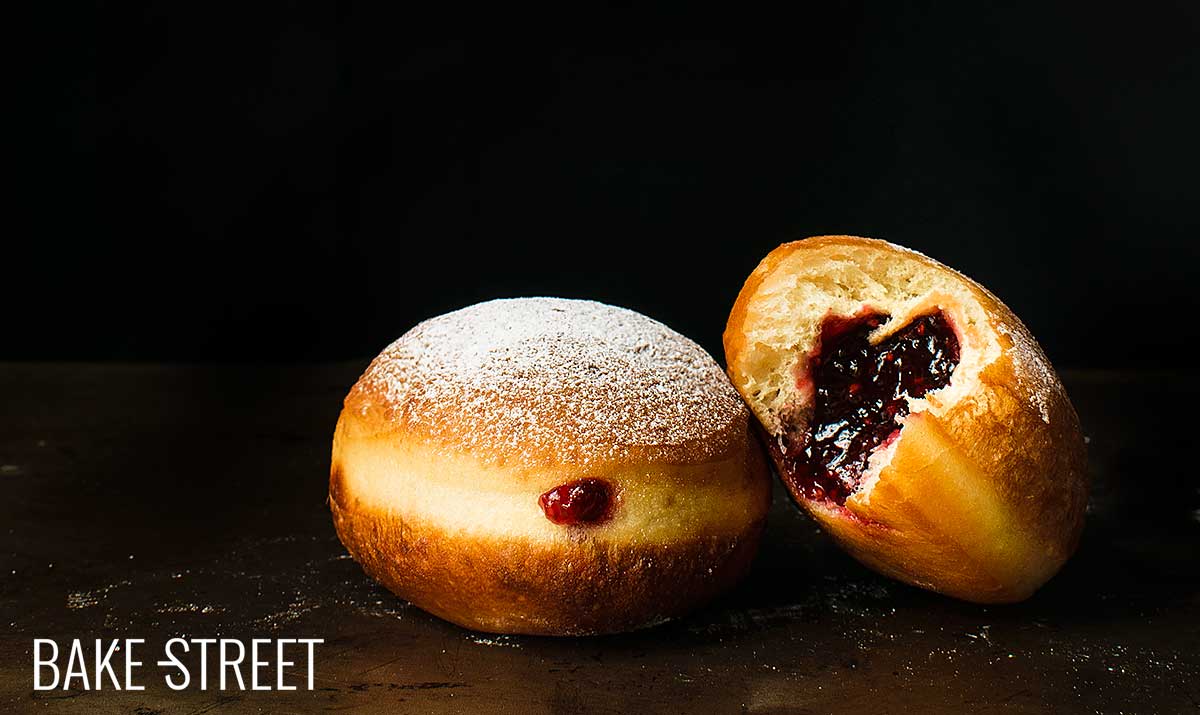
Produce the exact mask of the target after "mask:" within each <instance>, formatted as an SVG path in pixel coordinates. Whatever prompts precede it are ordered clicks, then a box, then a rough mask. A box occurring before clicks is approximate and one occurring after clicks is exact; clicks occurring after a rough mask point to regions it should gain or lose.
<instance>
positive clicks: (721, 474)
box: [329, 412, 770, 635]
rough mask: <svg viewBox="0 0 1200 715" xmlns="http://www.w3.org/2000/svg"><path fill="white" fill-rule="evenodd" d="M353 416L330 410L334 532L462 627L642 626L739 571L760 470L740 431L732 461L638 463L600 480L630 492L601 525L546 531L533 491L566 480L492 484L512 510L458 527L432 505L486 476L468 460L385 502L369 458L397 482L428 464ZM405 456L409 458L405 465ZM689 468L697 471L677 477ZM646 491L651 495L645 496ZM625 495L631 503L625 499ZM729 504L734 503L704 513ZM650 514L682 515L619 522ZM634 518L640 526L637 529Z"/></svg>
mask: <svg viewBox="0 0 1200 715" xmlns="http://www.w3.org/2000/svg"><path fill="white" fill-rule="evenodd" d="M356 420H357V418H356V416H355V415H354V413H352V412H344V413H343V415H342V418H341V420H340V421H339V425H338V430H337V436H336V437H335V447H334V460H333V465H332V468H331V472H330V488H329V495H330V500H329V501H330V508H331V510H332V512H333V518H334V526H335V528H336V530H337V533H338V536H339V537H340V538H341V540H342V543H343V544H344V545H345V546H346V548H347V550H348V551H349V552H350V554H351V555H352V556H353V557H354V558H355V560H356V561H358V562H359V563H360V564H361V565H362V566H363V569H364V570H365V571H366V572H367V573H368V574H369V575H370V576H371V577H372V578H375V579H376V580H378V581H379V582H380V583H382V584H384V585H385V586H386V587H387V588H388V589H390V590H391V591H393V592H394V593H396V594H397V595H399V596H401V597H402V598H405V599H406V600H408V601H411V602H412V603H414V604H415V605H417V606H420V607H421V608H423V609H424V610H426V611H429V612H430V613H433V614H435V615H437V616H440V617H441V618H444V619H446V620H448V621H451V622H453V623H457V624H459V625H461V626H464V627H467V628H473V629H476V630H481V631H489V632H495V633H525V634H535V635H586V634H598V633H615V632H619V631H626V630H631V629H634V628H640V627H644V626H649V625H653V624H655V623H658V622H661V621H663V620H665V619H668V618H672V617H675V616H678V615H681V614H683V613H685V612H687V611H688V610H691V609H693V608H695V607H696V606H698V605H701V604H703V603H704V602H706V601H708V600H709V599H711V598H712V597H713V596H715V595H717V594H719V593H721V592H722V591H725V590H727V589H728V588H730V587H731V586H732V585H733V584H734V583H736V582H737V581H738V580H739V579H740V578H741V577H742V575H743V574H744V573H745V572H746V570H747V569H748V568H749V566H750V563H751V560H752V559H753V556H754V554H755V552H756V550H757V546H758V541H759V538H760V536H761V533H762V530H763V527H764V525H765V519H766V511H767V508H768V506H769V503H770V482H769V473H768V471H767V464H766V461H765V459H764V457H763V455H762V453H761V450H760V449H759V448H758V446H757V445H756V444H754V443H753V442H752V441H751V440H750V439H749V434H748V432H747V433H746V434H744V435H743V439H744V441H743V445H744V451H743V452H742V454H741V455H740V456H739V457H738V458H736V459H734V460H730V461H727V462H724V463H720V464H713V465H699V466H698V467H696V465H693V466H692V467H690V468H689V467H684V466H679V465H641V468H640V469H638V470H633V471H626V470H621V469H616V470H611V471H606V472H602V473H601V474H602V475H603V476H604V477H605V478H606V479H608V480H609V481H610V482H613V483H615V488H616V489H617V490H628V492H629V493H630V497H629V499H628V500H627V503H624V504H622V505H621V506H620V508H619V510H618V513H617V515H616V516H615V517H614V518H613V519H611V520H609V521H607V522H604V523H601V524H597V525H592V526H581V527H561V526H554V525H551V524H549V522H548V521H547V520H546V519H545V517H544V516H543V515H542V514H541V511H540V509H539V507H538V505H537V496H538V494H539V490H540V489H542V488H543V487H544V486H545V485H547V484H550V485H553V484H558V483H562V482H565V481H569V480H570V479H572V478H574V477H575V476H577V475H575V474H573V473H572V474H564V473H562V472H556V471H546V470H533V471H532V472H529V473H527V474H526V475H525V477H526V478H525V479H524V480H521V481H511V482H508V483H506V484H505V485H504V486H505V487H506V489H507V492H508V493H511V494H512V495H513V496H514V499H513V500H512V501H513V502H515V503H516V505H517V506H515V507H513V508H509V507H508V506H507V505H508V504H509V502H508V501H503V500H500V501H497V502H495V503H493V504H491V505H489V513H488V514H486V515H483V516H482V517H481V519H480V520H479V521H477V522H474V523H473V524H466V525H464V524H463V523H462V522H461V521H458V522H456V521H455V520H454V519H455V516H456V515H447V514H446V510H445V509H444V508H440V507H438V504H439V503H441V502H440V500H441V497H440V496H439V490H440V489H442V488H444V487H445V486H446V482H447V481H452V482H455V483H456V484H455V486H456V487H465V488H466V492H465V493H466V494H467V495H468V498H469V494H470V484H469V483H468V484H464V482H470V481H471V480H473V479H475V477H476V475H479V474H484V472H485V471H486V470H489V469H491V470H495V469H497V467H495V466H494V465H485V464H477V465H470V466H469V468H470V469H473V470H478V471H470V472H468V473H467V474H468V476H467V478H461V477H459V476H457V475H458V473H459V472H458V470H459V469H460V468H461V467H462V464H463V462H461V461H459V462H451V461H447V462H446V464H447V465H448V466H449V467H450V469H449V471H450V472H451V475H450V477H449V479H446V478H445V477H446V475H445V474H434V472H436V471H437V465H436V464H429V469H430V472H429V476H430V479H429V480H421V479H420V477H419V476H418V475H412V476H413V478H414V480H417V481H421V482H422V483H423V484H424V485H425V486H424V488H421V487H420V486H418V488H417V490H416V491H415V492H414V494H413V495H410V498H415V499H417V500H418V504H417V506H416V507H415V508H413V506H412V503H411V502H409V501H407V500H405V499H397V498H394V497H392V496H390V495H389V494H388V493H387V492H386V491H383V488H382V487H380V486H379V485H376V486H374V487H372V486H370V485H371V484H372V482H374V481H375V477H376V474H375V473H372V471H371V470H372V464H371V463H372V462H379V461H381V460H387V459H391V460H394V461H393V468H394V469H395V477H396V478H397V479H400V478H403V477H406V476H409V475H410V472H409V470H410V469H411V468H413V465H414V464H419V463H421V462H422V461H424V462H425V463H428V460H427V459H424V457H425V455H427V453H425V452H421V451H420V450H422V449H423V447H422V446H421V445H420V441H419V440H416V441H414V440H411V439H409V438H407V437H406V436H405V435H403V434H396V433H393V434H391V435H390V437H389V438H387V439H375V440H373V439H372V438H370V437H368V436H366V434H364V433H361V432H360V431H359V427H358V426H356V425H355V424H354V423H355V422H356ZM409 447H411V448H413V449H416V450H418V455H419V456H418V457H417V459H416V460H414V459H412V458H411V453H410V452H409V449H408V448H409ZM387 455H391V457H390V458H389V457H388V456H387ZM468 464H469V462H468ZM418 468H419V467H418ZM697 468H698V469H699V470H700V471H699V472H695V471H691V470H692V469H697ZM500 469H504V468H500ZM685 470H689V471H685ZM645 472H649V473H651V474H655V475H657V477H658V481H659V482H665V483H660V484H656V485H644V484H642V485H639V484H637V483H636V480H634V481H632V482H631V484H630V485H628V486H626V485H625V484H623V481H629V480H627V479H626V478H627V477H633V476H638V475H643V473H645ZM353 473H358V474H359V475H360V476H359V477H357V478H356V477H354V476H352V474H353ZM696 473H702V474H703V473H707V474H709V475H710V476H711V477H712V478H713V479H716V480H718V484H716V485H713V484H709V485H705V486H706V487H708V489H707V490H703V491H701V490H693V491H689V490H688V482H690V481H694V476H693V475H694V474H696ZM364 475H365V476H364ZM672 480H676V481H678V482H680V483H671V482H672ZM477 481H478V482H479V483H480V484H486V485H492V486H494V485H496V484H497V482H499V481H500V480H498V479H497V478H495V477H494V475H487V476H486V477H485V478H480V479H477ZM714 486H716V487H718V488H717V489H713V488H712V487H714ZM647 487H650V491H651V496H650V497H648V498H645V497H643V493H644V492H646V491H647ZM655 488H656V489H657V491H655ZM489 489H490V487H489ZM676 493H678V494H679V496H678V503H677V504H676V503H675V500H676V497H675V496H674V494H676ZM414 495H415V496H414ZM507 495H508V494H507V493H499V494H497V493H495V492H492V493H489V494H488V495H486V496H488V497H491V498H496V497H498V496H499V497H504V496H507ZM664 495H665V498H664ZM639 498H641V499H642V501H641V503H636V500H637V499H639ZM693 502H698V503H693ZM730 504H733V505H734V506H737V507H739V508H736V509H733V510H729V511H727V513H723V514H722V513H718V514H713V512H720V511H721V510H722V509H726V508H727V507H728V506H729V505H730ZM657 505H662V506H664V507H665V508H666V509H670V508H671V506H672V505H675V506H677V507H679V508H687V509H695V510H696V511H695V512H694V513H685V514H683V515H682V517H681V518H679V519H677V520H674V521H673V520H671V519H670V518H669V517H670V515H669V514H666V515H658V514H644V513H638V514H633V515H630V514H627V513H626V512H627V511H629V510H631V509H637V510H638V511H640V512H641V511H645V510H648V509H651V508H653V506H657ZM451 506H454V505H453V504H452V505H451ZM458 506H461V507H462V508H464V509H467V508H469V507H470V505H469V504H463V503H459V504H458ZM514 512H517V513H514ZM704 515H707V516H708V517H709V518H707V519H706V518H705V516H704ZM487 517H491V518H490V519H488V518H487ZM659 517H663V518H659ZM647 518H649V519H650V523H651V525H652V527H653V528H647V527H646V519H647ZM660 527H661V528H660Z"/></svg>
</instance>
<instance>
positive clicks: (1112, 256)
mask: <svg viewBox="0 0 1200 715" xmlns="http://www.w3.org/2000/svg"><path fill="white" fill-rule="evenodd" d="M393 5H394V6H393ZM403 5H404V4H402V3H396V4H388V6H389V7H390V8H391V9H385V10H383V14H380V11H379V10H378V9H375V10H372V11H370V12H367V11H362V10H354V9H348V8H345V7H343V8H342V9H338V10H334V9H332V8H330V7H323V8H320V9H317V10H315V11H314V10H309V9H304V8H302V7H300V6H295V7H289V6H287V5H285V4H280V5H275V4H269V5H268V6H264V7H258V6H257V5H254V4H251V5H250V6H247V7H242V8H240V9H238V10H237V11H236V12H232V11H219V10H215V9H212V8H210V7H207V6H205V5H185V4H181V3H180V4H177V3H161V4H155V5H143V4H137V3H132V4H130V3H121V4H116V3H114V4H102V5H99V6H97V7H96V8H94V9H93V10H92V12H90V13H89V12H81V13H77V12H66V11H63V12H62V16H61V17H56V18H53V22H52V23H50V24H49V26H48V27H49V29H48V31H47V33H46V36H45V40H46V42H45V43H39V44H44V48H43V50H44V51H42V52H39V53H37V54H36V55H34V56H32V57H31V59H29V60H28V66H25V67H19V68H18V69H19V71H20V72H19V73H20V74H21V75H22V76H23V77H24V80H23V81H24V82H25V83H27V84H28V88H29V89H30V90H32V95H31V96H32V99H31V101H30V102H28V103H27V104H26V105H24V106H23V107H22V111H21V112H19V113H18V114H20V115H21V116H28V117H31V118H32V119H31V122H32V123H33V124H35V125H36V127H35V128H36V129H37V130H39V131H37V132H35V133H30V134H29V135H28V136H26V135H23V134H18V135H17V136H16V139H15V143H16V144H17V147H16V154H17V155H18V157H19V158H25V159H29V161H28V162H26V164H25V165H23V168H22V169H21V173H20V174H19V177H20V179H21V183H22V188H23V189H24V190H25V193H24V196H26V197H28V198H24V199H23V200H22V202H21V203H22V204H23V205H22V206H21V207H20V208H23V209H25V210H28V211H30V212H31V213H32V214H33V215H34V218H35V222H34V224H33V228H32V230H23V231H22V232H21V233H20V234H19V235H10V240H9V241H6V243H8V244H9V249H8V250H6V253H8V255H9V256H10V257H11V256H13V255H14V253H15V256H16V259H15V260H13V261H12V262H11V263H8V262H7V261H6V263H8V265H7V267H6V270H5V271H4V273H5V276H4V280H3V281H2V284H0V300H2V301H3V304H4V305H5V306H6V310H5V323H6V329H5V332H6V335H7V337H8V339H6V340H3V341H0V359H10V360H11V359H71V360H76V359H88V360H92V359H100V360H171V361H207V360H218V361H275V360H286V361H291V360H301V361H308V360H325V359H344V358H359V357H364V356H369V355H371V354H374V353H375V352H377V351H378V350H379V349H380V348H382V347H383V346H384V345H385V344H386V343H388V342H389V341H391V340H392V339H394V338H395V337H397V336H398V335H399V334H401V333H402V332H404V331H405V330H407V329H408V328H409V327H411V326H412V325H413V324H414V323H415V322H417V321H419V320H421V319H423V318H426V317H429V316H431V315H434V314H437V313H440V312H444V311H446V310H449V309H453V308H456V307H460V306H463V305H466V304H469V303H472V302H475V301H478V300H483V299H487V298H492V297H499V296H516V295H538V294H548V295H563V296H578V297H591V298H595V299H598V300H602V301H605V302H611V303H615V304H620V305H624V306H628V307H631V308H635V309H638V310H641V311H643V312H645V313H647V314H649V315H651V316H653V317H656V318H658V319H660V320H663V321H664V322H667V323H668V324H670V325H672V326H673V327H675V328H677V329H678V330H680V331H681V332H684V333H686V334H688V335H690V336H692V337H694V338H695V339H697V340H698V341H700V342H701V343H702V344H704V345H705V346H706V347H708V348H709V349H710V350H712V351H713V352H714V353H716V354H717V355H718V356H719V354H720V353H719V350H720V347H719V336H720V331H721V329H722V328H723V324H724V319H725V316H726V314H727V311H728V308H729V306H730V305H731V303H732V301H733V298H734V296H735V295H736V293H737V291H738V289H739V287H740V285H741V282H742V280H743V279H744V278H745V276H746V274H747V273H748V272H749V271H750V270H751V269H752V268H753V267H754V265H755V264H756V263H757V261H758V260H759V259H760V258H761V257H762V255H764V254H765V253H766V252H767V251H769V250H770V249H771V248H772V247H774V246H775V245H776V244H778V243H780V242H782V241H785V240H790V239H793V238H799V237H803V236H806V235H813V234H821V233H855V234H860V235H868V236H876V237H880V238H887V239H889V240H892V241H894V242H897V243H902V244H905V245H908V246H911V247H913V248H917V249H919V250H921V251H924V252H926V253H929V254H930V255H932V256H934V257H936V258H938V259H940V260H942V261H943V262H945V263H948V264H950V265H952V266H954V267H957V268H959V269H961V270H963V271H964V272H966V273H967V274H969V275H971V276H973V277H975V278H976V279H977V280H979V281H980V282H982V283H983V284H984V285H986V286H988V287H989V288H991V289H992V290H993V291H994V292H996V293H997V294H998V295H1000V296H1001V298H1003V299H1004V300H1005V301H1006V302H1007V303H1008V304H1009V305H1010V306H1011V307H1012V308H1013V309H1014V310H1015V311H1016V312H1017V313H1018V314H1019V315H1021V316H1022V317H1023V318H1024V319H1025V320H1026V322H1027V323H1029V324H1030V327H1031V328H1032V329H1033V331H1034V333H1035V334H1036V335H1038V336H1039V338H1040V339H1041V341H1042V342H1043V344H1044V345H1045V347H1046V349H1047V351H1048V353H1049V354H1050V356H1051V358H1052V359H1053V360H1054V361H1055V363H1056V364H1058V365H1059V366H1060V367H1097V366H1098V367H1121V366H1138V367H1170V366H1172V365H1174V364H1175V361H1176V360H1177V359H1178V356H1179V352H1180V350H1181V349H1182V348H1183V347H1185V344H1184V343H1185V340H1186V338H1185V337H1184V334H1185V332H1187V331H1186V330H1185V329H1183V328H1182V327H1181V326H1184V325H1186V324H1187V323H1188V322H1189V320H1190V319H1189V316H1194V315H1195V314H1196V311H1197V308H1198V307H1200V306H1198V305H1197V298H1196V291H1195V290H1194V287H1193V286H1192V283H1193V282H1194V280H1195V277H1196V269H1195V261H1196V259H1197V253H1198V251H1197V248H1196V243H1195V240H1196V237H1197V236H1198V235H1200V219H1198V218H1197V198H1200V197H1198V195H1197V194H1198V193H1200V192H1198V190H1197V176H1196V166H1197V160H1198V159H1200V136H1198V131H1197V127H1200V49H1198V48H1200V30H1198V28H1200V6H1197V5H1196V4H1195V3H1184V2H1180V3H1164V4H1156V5H1154V6H1153V7H1151V6H1150V5H1148V4H1144V3H1139V4H1137V5H1134V6H1126V7H1124V8H1123V9H1122V8H1117V9H1105V8H1104V7H1101V5H1100V4H1094V5H1090V6H1084V5H1080V6H1078V7H1069V6H1066V5H1057V6H1055V5H1053V4H1047V5H1046V6H1042V5H1040V4H1039V5H1038V6H1037V7H1034V6H1029V7H1026V8H992V9H981V8H980V7H978V6H977V5H975V4H971V7H970V8H967V7H957V6H951V5H950V4H946V6H945V7H935V6H932V5H925V4H921V3H893V4H883V3H881V4H879V5H878V6H875V7H871V8H864V7H861V6H856V5H840V6H834V5H832V4H825V3H822V4H819V5H816V6H814V7H813V8H811V9H808V10H802V11H796V10H793V13H792V14H790V15H788V16H786V17H785V16H775V15H772V14H770V13H768V12H766V11H764V10H755V11H753V14H749V15H745V16H741V17H734V16H732V15H731V14H730V11H729V8H725V10H723V11H722V12H721V13H720V14H714V15H707V16H701V15H699V14H698V12H697V11H696V10H695V9H694V8H692V9H689V8H687V7H686V6H682V7H680V8H678V9H671V8H669V7H666V6H656V7H654V8H653V9H647V7H644V6H639V7H638V8H636V9H629V10H625V11H616V12H610V13H604V14H600V13H597V14H591V13H589V12H584V11H582V10H579V9H577V8H576V9H574V10H572V11H571V14H570V15H569V16H568V15H563V16H545V15H536V16H526V17H519V16H505V17H485V16H481V15H478V14H476V13H475V12H474V11H472V10H470V9H468V8H465V7H463V8H452V9H450V10H448V11H447V13H446V16H443V17H429V16H417V15H413V14H409V13H408V12H407V11H405V10H402V9H401V8H402V6H403ZM543 28H544V29H543ZM39 39H40V38H39Z"/></svg>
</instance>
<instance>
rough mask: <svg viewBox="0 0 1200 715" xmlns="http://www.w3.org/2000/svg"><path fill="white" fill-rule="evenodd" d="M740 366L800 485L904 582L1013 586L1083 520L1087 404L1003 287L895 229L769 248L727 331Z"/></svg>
mask: <svg viewBox="0 0 1200 715" xmlns="http://www.w3.org/2000/svg"><path fill="white" fill-rule="evenodd" d="M725 354H726V359H727V361H728V371H729V376H730V378H731V379H732V380H733V383H734V385H735V387H737V389H738V391H739V392H741V394H742V396H743V397H744V398H745V399H746V402H747V403H748V404H749V405H750V408H751V410H752V411H753V412H754V414H755V416H756V417H757V418H758V420H759V422H760V423H761V426H762V428H763V430H764V431H765V433H766V435H767V442H768V447H769V450H770V452H771V455H772V457H773V459H774V462H775V466H776V468H777V470H778V472H779V475H780V477H781V478H782V479H783V481H784V482H785V484H786V485H787V487H788V490H789V491H790V492H791V494H792V496H793V497H795V499H796V500H797V502H798V503H799V504H800V505H801V506H803V507H804V508H805V509H806V510H807V511H808V513H809V514H811V515H812V516H813V517H814V518H815V519H816V520H817V521H818V522H819V523H820V524H821V525H822V526H823V527H824V528H825V529H826V530H827V531H828V532H829V533H830V534H832V535H833V537H834V538H835V539H836V540H837V541H838V542H839V543H840V544H841V545H842V546H843V547H844V548H846V549H847V550H848V551H849V552H850V553H851V554H852V555H854V556H855V557H856V558H858V559H859V560H860V561H862V562H863V563H865V564H866V565H868V566H870V567H872V568H874V569H875V570H877V571H880V572H882V573H884V574H887V575H889V576H892V577H894V578H897V579H900V580H902V581H905V582H907V583H910V584H914V585H917V586H921V587H924V588H928V589H932V590H935V591H939V592H941V593H945V594H948V595H951V596H955V597H958V598H962V599H965V600H969V601H976V602H980V603H1002V602H1012V601H1018V600H1021V599H1024V598H1026V597H1028V596H1029V595H1030V594H1032V593H1033V592H1034V590H1036V589H1037V588H1038V587H1039V586H1041V585H1042V584H1043V583H1045V582H1046V580H1047V579H1049V578H1050V577H1051V576H1053V575H1054V574H1055V573H1056V572H1057V571H1058V569H1059V568H1060V567H1061V566H1062V565H1063V563H1064V562H1065V561H1066V559H1067V558H1068V557H1069V556H1070V555H1071V553H1072V552H1073V551H1074V549H1075V547H1076V545H1077V543H1078V540H1079V535H1080V531H1081V529H1082V527H1083V516H1084V508H1085V505H1086V501H1087V490H1088V484H1087V476H1086V471H1085V466H1086V465H1085V462H1086V458H1085V451H1084V442H1083V437H1082V435H1081V433H1080V430H1079V420H1078V418H1077V416H1076V414H1075V410H1074V408H1073V407H1072V406H1071V403H1070V401H1069V400H1068V399H1067V395H1066V392H1065V391H1064V390H1063V387H1062V384H1061V383H1060V382H1059V379H1058V377H1057V375H1056V374H1055V372H1054V370H1053V369H1052V367H1051V366H1050V363H1049V361H1048V360H1047V359H1046V356H1045V354H1043V352H1042V350H1041V348H1040V347H1039V346H1038V344H1037V343H1036V342H1035V340H1034V338H1033V336H1032V335H1030V333H1029V330H1028V329H1027V328H1026V327H1025V326H1024V325H1023V324H1022V323H1021V321H1020V320H1019V319H1017V317H1016V316H1015V315H1013V313H1012V311H1010V310H1009V309H1008V308H1007V307H1006V306H1005V305H1004V304H1003V303H1001V302H1000V300H999V299H998V298H996V296H994V295H992V294H991V293H989V292H988V291H987V290H985V289H984V288H983V287H981V286H980V285H979V284H977V283H975V282H974V281H972V280H971V279H969V278H967V277H965V276H963V275H962V274H960V273H957V272H955V271H954V270H951V269H950V268H947V267H946V266H944V265H942V264H940V263H938V262H936V261H934V260H932V259H930V258H927V257H925V256H923V255H920V254H918V253H916V252H913V251H910V250H908V249H905V248H901V247H899V246H895V245H892V244H889V243H886V242H884V241H878V240H872V239H866V238H856V237H851V236H821V237H816V238H809V239H805V240H803V241H796V242H793V243H788V244H785V245H782V246H780V247H779V248H777V249H775V250H774V251H772V252H771V253H770V254H769V255H768V256H767V257H766V258H765V259H763V261H762V262H761V263H760V264H759V265H758V267H757V268H756V269H755V270H754V272H753V273H752V274H751V275H750V277H749V279H747V281H746V283H745V286H744V287H743V288H742V291H741V294H740V295H739V296H738V299H737V302H736V303H735V305H734V307H733V310H732V312H731V314H730V316H729V322H728V325H727V327H726V331H725Z"/></svg>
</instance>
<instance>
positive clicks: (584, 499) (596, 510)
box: [538, 479, 613, 525]
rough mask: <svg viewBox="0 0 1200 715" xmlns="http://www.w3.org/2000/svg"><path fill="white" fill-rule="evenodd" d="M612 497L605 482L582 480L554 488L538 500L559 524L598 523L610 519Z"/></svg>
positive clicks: (600, 480) (553, 520) (548, 517)
mask: <svg viewBox="0 0 1200 715" xmlns="http://www.w3.org/2000/svg"><path fill="white" fill-rule="evenodd" d="M612 497H613V494H612V487H610V486H609V485H608V482H606V481H604V480H603V479H580V480H578V481H574V482H569V483H567V484H561V485H559V486H557V487H554V488H553V489H551V490H550V491H548V492H546V493H545V494H543V495H541V496H540V497H538V504H539V505H541V507H542V511H543V512H544V513H545V514H546V518H547V519H549V520H550V521H552V522H554V523H555V524H561V525H570V524H594V523H596V522H599V521H603V520H604V519H606V518H608V515H609V511H610V510H611V509H612V501H613V499H612Z"/></svg>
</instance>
